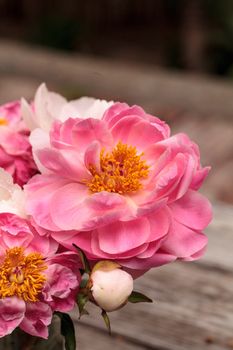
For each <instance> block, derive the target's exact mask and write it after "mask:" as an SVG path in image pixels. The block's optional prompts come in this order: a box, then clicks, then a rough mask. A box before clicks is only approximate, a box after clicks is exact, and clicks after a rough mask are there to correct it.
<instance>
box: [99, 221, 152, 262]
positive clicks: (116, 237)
mask: <svg viewBox="0 0 233 350" xmlns="http://www.w3.org/2000/svg"><path fill="white" fill-rule="evenodd" d="M149 235H150V225H149V222H148V220H147V219H146V218H140V219H137V220H132V221H126V222H122V221H118V222H114V223H112V224H110V225H107V226H104V227H101V228H99V229H98V239H99V246H100V249H101V250H103V251H104V252H106V253H110V254H118V255H119V254H120V253H123V252H127V251H128V250H131V249H133V248H136V247H138V246H140V245H142V244H143V243H145V242H147V239H148V236H149Z"/></svg>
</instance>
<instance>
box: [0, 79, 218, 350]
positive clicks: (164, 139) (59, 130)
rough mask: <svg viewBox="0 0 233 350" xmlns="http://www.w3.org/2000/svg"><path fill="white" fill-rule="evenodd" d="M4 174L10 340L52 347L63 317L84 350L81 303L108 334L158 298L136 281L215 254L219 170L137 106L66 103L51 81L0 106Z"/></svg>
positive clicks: (3, 254)
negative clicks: (208, 193)
mask: <svg viewBox="0 0 233 350" xmlns="http://www.w3.org/2000/svg"><path fill="white" fill-rule="evenodd" d="M0 167H1V169H0V264H1V267H0V337H4V336H6V335H8V334H11V333H12V332H13V331H14V330H15V329H16V328H17V327H19V328H20V329H21V330H23V331H24V332H26V333H28V334H30V335H33V336H36V337H41V338H47V337H48V327H49V325H50V324H51V320H52V317H53V315H54V314H56V315H58V316H59V317H60V318H61V322H63V321H64V318H65V321H66V325H67V324H68V326H67V327H68V328H69V327H70V329H69V331H67V332H66V331H64V327H63V335H64V336H65V337H69V339H68V340H67V339H66V340H67V341H66V348H67V349H75V338H74V334H73V332H72V331H70V330H71V329H73V328H72V327H73V326H72V321H71V318H70V317H69V316H68V314H67V312H69V311H71V310H73V309H74V307H75V305H77V306H78V309H79V313H80V316H81V315H83V314H85V313H87V311H86V304H87V303H88V302H92V303H94V304H95V305H97V307H99V308H100V309H101V310H102V316H103V318H104V320H105V323H106V324H107V326H108V327H110V325H109V318H108V314H107V313H108V312H110V311H114V310H117V309H119V308H121V307H122V306H124V305H125V304H126V303H127V302H128V301H129V302H140V301H142V302H143V301H147V302H150V301H151V300H150V299H149V298H148V297H146V296H145V295H143V294H141V293H139V292H136V291H134V290H133V280H134V279H135V278H137V277H139V276H141V275H143V274H144V273H145V272H146V271H148V270H149V269H151V268H154V267H158V266H161V265H163V264H167V263H169V262H172V261H175V260H177V259H179V260H184V261H192V260H196V259H198V258H200V257H201V256H202V255H203V253H204V251H205V247H206V244H207V237H206V236H205V235H204V234H203V232H202V231H203V229H204V228H205V227H206V226H207V225H208V224H209V222H210V220H211V215H212V214H211V206H210V204H209V202H208V200H207V199H206V198H205V197H204V196H203V195H201V194H200V193H198V189H199V188H200V186H201V185H202V183H203V181H204V179H205V178H206V176H207V175H208V172H209V169H210V168H209V167H205V168H203V167H202V166H201V164H200V154H199V149H198V146H197V145H196V144H195V143H193V142H192V141H191V140H190V139H189V137H188V136H187V135H185V134H176V135H173V136H170V129H169V126H168V125H167V124H166V123H165V122H163V121H162V120H160V119H159V118H156V117H154V116H152V115H150V114H148V113H146V112H145V111H144V110H143V109H142V108H141V107H139V106H132V107H130V106H128V105H127V104H126V103H118V102H117V103H115V102H106V101H104V100H96V99H93V98H86V97H83V98H80V99H77V100H74V101H70V102H68V101H67V100H66V99H65V98H64V97H62V96H60V95H58V94H56V93H53V92H49V91H48V90H47V88H46V86H45V85H44V84H43V85H41V86H40V87H39V88H38V90H37V92H36V94H35V98H34V100H33V101H31V102H27V101H26V100H25V99H22V100H21V101H15V102H11V103H8V104H5V105H3V106H1V107H0ZM67 320H68V321H69V322H68V323H67Z"/></svg>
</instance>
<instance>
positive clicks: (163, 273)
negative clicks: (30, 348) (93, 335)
mask: <svg viewBox="0 0 233 350" xmlns="http://www.w3.org/2000/svg"><path fill="white" fill-rule="evenodd" d="M214 211H215V219H214V221H213V223H212V224H211V226H210V228H209V230H208V234H209V237H210V244H209V247H208V250H207V254H206V256H205V258H203V259H202V260H201V261H200V262H194V263H185V262H176V263H173V264H170V265H167V266H163V267H161V268H157V269H153V270H151V271H149V272H148V273H147V274H146V275H145V276H143V277H142V278H140V279H139V280H137V281H136V283H135V288H136V289H137V290H140V291H142V292H144V293H146V294H148V295H149V296H150V297H151V298H153V299H154V300H155V301H156V302H155V303H153V304H138V305H127V306H126V307H125V308H123V309H122V310H119V311H117V312H114V313H111V314H110V318H111V320H112V328H113V332H114V334H115V335H120V336H123V337H125V338H126V339H127V341H128V342H129V344H130V343H131V344H138V345H139V346H141V347H143V348H144V349H164V350H202V349H203V350H204V349H209V350H220V349H231V348H233V345H232V344H233V332H232V331H233V303H232V295H233V268H232V266H233V257H232V246H233V231H232V227H233V224H232V208H231V207H227V206H225V207H224V206H221V205H216V206H215V210H214ZM89 310H90V311H91V316H88V317H83V318H82V320H81V325H91V326H92V327H93V329H95V332H98V329H99V330H100V332H102V331H103V330H104V326H103V323H102V319H101V318H100V316H99V312H98V310H97V309H96V308H95V307H93V306H90V307H89ZM74 318H75V319H76V320H77V316H74ZM79 324H80V322H79ZM77 327H78V325H77ZM89 346H90V344H89ZM96 346H97V345H96ZM90 348H91V349H93V350H95V347H90ZM97 349H98V347H97Z"/></svg>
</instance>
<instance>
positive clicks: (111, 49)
mask: <svg viewBox="0 0 233 350" xmlns="http://www.w3.org/2000/svg"><path fill="white" fill-rule="evenodd" d="M0 37H1V38H7V39H9V38H10V39H14V40H22V41H26V42H28V43H31V44H39V45H42V46H47V47H52V48H55V49H59V50H65V51H69V52H80V53H85V54H91V55H97V56H102V57H107V58H111V59H113V60H118V61H120V60H124V61H129V62H132V63H143V64H149V65H156V66H161V67H166V68H167V67H168V68H173V69H180V70H189V71H195V72H202V73H203V72H204V73H207V74H215V75H223V76H227V77H229V78H233V1H232V0H219V1H213V0H212V1H211V0H189V1H185V0H96V1H95V0H85V1H84V0H83V1H77V0H57V1H51V0H50V1H37V0H35V1H33V0H0Z"/></svg>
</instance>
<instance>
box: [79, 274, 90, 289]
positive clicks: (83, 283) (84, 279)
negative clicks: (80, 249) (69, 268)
mask: <svg viewBox="0 0 233 350" xmlns="http://www.w3.org/2000/svg"><path fill="white" fill-rule="evenodd" d="M89 279H90V276H89V275H88V273H86V272H85V273H84V274H83V275H82V279H81V282H80V285H79V287H80V289H82V288H86V287H87V284H88V282H89Z"/></svg>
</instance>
